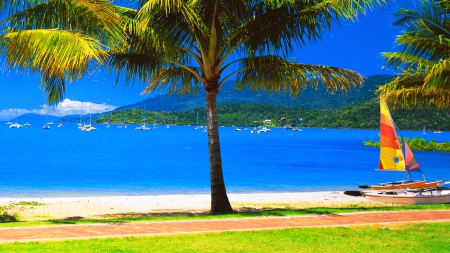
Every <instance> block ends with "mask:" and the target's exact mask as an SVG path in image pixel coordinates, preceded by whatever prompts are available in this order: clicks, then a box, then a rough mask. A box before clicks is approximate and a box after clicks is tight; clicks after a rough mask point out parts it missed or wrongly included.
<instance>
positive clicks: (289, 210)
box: [0, 203, 450, 227]
mask: <svg viewBox="0 0 450 253" xmlns="http://www.w3.org/2000/svg"><path fill="white" fill-rule="evenodd" d="M274 205H275V206H284V207H283V208H274V207H273V206H274ZM448 209H450V204H436V205H384V206H369V205H367V204H361V205H356V204H350V205H344V206H339V207H311V208H295V207H291V206H290V205H289V204H285V205H282V204H279V203H278V204H273V205H271V204H265V207H264V208H263V209H262V210H256V211H247V212H243V211H241V212H235V213H232V214H224V215H212V214H198V213H190V214H189V213H182V214H171V215H169V214H130V215H123V216H120V217H118V216H112V217H105V218H104V219H83V218H80V219H74V218H70V219H55V220H52V219H50V220H45V221H20V216H19V218H17V219H14V217H12V220H9V221H8V220H7V221H8V222H1V216H0V227H19V226H49V225H64V224H90V223H109V222H142V221H167V220H198V219H223V218H249V217H268V216H292V215H320V214H339V213H354V212H381V211H413V210H448Z"/></svg>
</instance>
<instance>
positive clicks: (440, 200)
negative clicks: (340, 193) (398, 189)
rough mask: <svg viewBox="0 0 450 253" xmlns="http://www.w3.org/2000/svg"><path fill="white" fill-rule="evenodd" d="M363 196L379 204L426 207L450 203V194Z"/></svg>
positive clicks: (378, 194)
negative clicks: (427, 205)
mask: <svg viewBox="0 0 450 253" xmlns="http://www.w3.org/2000/svg"><path fill="white" fill-rule="evenodd" d="M362 196H363V197H365V198H367V199H370V200H373V201H378V202H383V203H396V204H408V205H426V204H445V203H450V194H441V195H402V194H401V193H399V195H386V194H380V193H366V192H363V193H362Z"/></svg>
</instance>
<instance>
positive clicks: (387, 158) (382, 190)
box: [348, 100, 450, 204]
mask: <svg viewBox="0 0 450 253" xmlns="http://www.w3.org/2000/svg"><path fill="white" fill-rule="evenodd" d="M401 139H402V142H403V147H402V145H401V144H400V141H399V138H398V136H397V132H396V129H395V123H394V121H393V119H392V116H391V113H390V111H389V107H388V105H387V103H386V102H385V101H384V100H381V101H380V158H379V163H378V164H379V165H378V170H380V171H400V172H404V173H405V178H406V179H404V180H401V181H394V182H388V183H381V184H378V185H361V186H359V187H360V188H363V189H370V190H371V191H367V192H364V191H363V192H360V193H361V195H360V196H363V197H365V198H368V199H371V200H374V201H380V202H385V203H400V204H436V203H449V202H450V194H443V193H442V189H440V188H439V186H440V185H441V184H442V180H438V181H434V182H427V181H426V180H425V176H423V180H413V179H412V177H411V172H419V173H422V172H421V169H420V166H419V163H418V162H417V161H416V159H415V157H414V154H413V152H412V150H411V148H410V147H409V146H408V143H406V141H405V139H404V138H401ZM422 175H423V174H422ZM348 195H351V194H348ZM353 196H356V195H353Z"/></svg>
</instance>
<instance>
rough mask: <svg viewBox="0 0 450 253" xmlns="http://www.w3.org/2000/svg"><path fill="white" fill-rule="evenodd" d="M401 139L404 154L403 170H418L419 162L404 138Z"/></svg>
mask: <svg viewBox="0 0 450 253" xmlns="http://www.w3.org/2000/svg"><path fill="white" fill-rule="evenodd" d="M402 139H403V150H404V154H405V165H406V167H405V170H406V171H414V172H420V167H419V163H417V161H416V158H414V154H413V152H412V151H411V149H410V148H409V146H408V143H406V141H405V139H404V138H402Z"/></svg>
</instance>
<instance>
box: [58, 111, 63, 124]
mask: <svg viewBox="0 0 450 253" xmlns="http://www.w3.org/2000/svg"><path fill="white" fill-rule="evenodd" d="M58 122H59V124H58V127H63V124H62V119H61V114H60V115H59V120H58Z"/></svg>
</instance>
